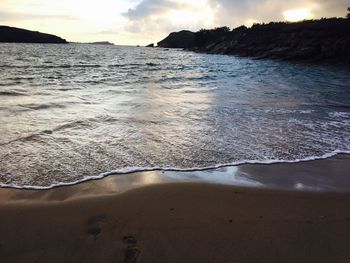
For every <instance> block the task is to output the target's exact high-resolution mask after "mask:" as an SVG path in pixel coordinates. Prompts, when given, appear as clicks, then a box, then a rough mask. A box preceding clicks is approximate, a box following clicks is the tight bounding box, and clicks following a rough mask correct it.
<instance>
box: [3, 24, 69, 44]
mask: <svg viewBox="0 0 350 263" xmlns="http://www.w3.org/2000/svg"><path fill="white" fill-rule="evenodd" d="M0 42H2V43H57V44H66V43H67V41H66V40H65V39H63V38H60V37H58V36H55V35H51V34H45V33H41V32H37V31H30V30H26V29H22V28H16V27H9V26H0Z"/></svg>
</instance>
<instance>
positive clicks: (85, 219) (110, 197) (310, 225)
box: [0, 155, 350, 263]
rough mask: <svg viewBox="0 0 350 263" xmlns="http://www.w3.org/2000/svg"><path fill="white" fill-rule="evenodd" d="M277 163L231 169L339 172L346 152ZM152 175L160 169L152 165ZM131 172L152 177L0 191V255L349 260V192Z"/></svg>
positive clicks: (30, 258)
mask: <svg viewBox="0 0 350 263" xmlns="http://www.w3.org/2000/svg"><path fill="white" fill-rule="evenodd" d="M320 163H321V164H320ZM320 165H321V166H320ZM283 166H284V168H283V169H284V170H283V169H282V170H281V164H273V165H268V166H266V165H265V166H264V165H260V166H259V165H255V166H254V165H252V166H244V167H242V168H240V169H243V170H244V171H245V172H246V173H248V170H249V169H250V171H251V172H250V173H251V174H252V175H254V173H253V172H252V171H253V170H255V173H256V170H260V172H263V171H267V170H270V171H271V170H273V172H274V173H276V172H277V171H278V170H280V171H282V172H283V174H284V175H285V176H289V177H290V176H293V173H294V175H295V173H296V171H304V173H306V174H307V173H308V174H311V173H314V175H315V176H325V174H327V173H328V174H329V176H332V177H334V178H335V177H338V176H344V177H346V174H347V173H348V172H347V171H348V170H347V168H348V166H349V157H348V156H346V155H344V156H337V157H334V158H330V159H326V160H320V161H311V162H305V163H297V164H283ZM252 167H255V168H254V169H253V168H252ZM303 167H304V169H303ZM312 167H313V168H312ZM320 167H322V169H320ZM327 167H328V168H327ZM334 167H337V169H334ZM288 171H289V174H288ZM319 173H323V174H322V175H320V174H319ZM128 176H129V179H127V178H128ZM157 176H159V177H162V173H161V172H153V177H157ZM276 176H277V175H276ZM137 177H138V178H152V174H151V173H149V174H147V173H146V174H144V175H142V173H140V174H129V175H124V177H119V179H117V178H118V175H115V176H109V177H107V178H105V179H102V180H95V181H90V182H86V183H82V184H78V185H74V186H68V187H59V188H54V189H51V190H23V189H22V190H21V189H10V188H2V189H0V222H1V225H0V237H1V239H0V252H1V253H0V255H1V256H0V261H1V262H4V263H5V262H344V263H345V262H349V260H350V236H349V233H350V209H349V202H350V194H349V192H335V191H305V189H304V190H303V191H301V190H298V189H294V190H293V189H290V190H283V191H282V190H280V189H277V188H273V189H271V187H241V186H234V185H225V184H214V183H203V182H199V181H198V182H194V181H192V182H191V181H190V180H188V181H174V180H170V179H169V178H168V179H164V180H153V182H155V183H152V180H150V181H148V182H147V181H145V180H144V179H143V180H144V181H143V182H142V183H141V182H140V181H138V183H137V184H134V183H133V178H134V179H135V178H137ZM130 178H131V179H130ZM282 178H283V177H282ZM115 180H117V181H115ZM130 180H131V181H130ZM113 182H114V183H113ZM117 182H119V183H117ZM134 182H135V180H134ZM342 184H343V182H342ZM306 190H307V189H306Z"/></svg>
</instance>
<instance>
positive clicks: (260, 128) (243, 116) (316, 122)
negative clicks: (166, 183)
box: [0, 44, 350, 187]
mask: <svg viewBox="0 0 350 263" xmlns="http://www.w3.org/2000/svg"><path fill="white" fill-rule="evenodd" d="M0 135H1V136H0V185H1V186H17V187H21V186H25V187H51V186H54V185H60V184H71V183H75V182H78V181H82V180H87V179H90V178H100V177H103V176H105V175H108V174H110V173H115V172H120V173H125V172H132V171H143V170H153V169H164V170H169V169H170V170H196V169H207V168H211V167H220V166H223V165H237V164H241V163H273V162H297V161H302V160H310V159H318V158H325V157H328V156H331V155H334V154H336V153H340V152H343V153H348V152H349V151H350V73H349V71H348V70H347V69H344V68H336V67H328V66H315V65H307V64H296V63H286V62H279V61H272V60H253V59H249V58H237V57H233V56H222V55H207V54H197V53H193V52H187V51H182V50H171V49H170V50H167V49H159V48H143V47H127V46H104V45H83V44H67V45H55V44H46V45H43V44H0Z"/></svg>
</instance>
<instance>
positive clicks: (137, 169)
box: [0, 150, 350, 190]
mask: <svg viewBox="0 0 350 263" xmlns="http://www.w3.org/2000/svg"><path fill="white" fill-rule="evenodd" d="M338 154H350V151H345V150H335V151H332V152H330V153H326V154H324V155H322V156H310V157H307V158H304V159H295V160H279V159H274V160H272V159H271V160H242V161H238V162H232V163H221V164H217V165H213V166H208V167H193V168H184V169H182V168H176V167H159V166H155V167H125V168H120V169H117V170H112V171H110V172H105V173H101V174H99V175H96V176H87V177H84V178H83V179H81V180H77V181H73V182H62V183H55V184H51V185H48V186H35V185H17V184H5V183H0V187H3V188H15V189H28V190H48V189H52V188H56V187H63V186H72V185H76V184H79V183H83V182H86V181H90V180H98V179H102V178H104V177H106V176H109V175H116V174H129V173H137V172H150V171H172V172H193V171H205V170H212V169H218V168H222V167H229V166H238V165H244V164H277V163H299V162H308V161H315V160H323V159H328V158H331V157H334V156H336V155H338Z"/></svg>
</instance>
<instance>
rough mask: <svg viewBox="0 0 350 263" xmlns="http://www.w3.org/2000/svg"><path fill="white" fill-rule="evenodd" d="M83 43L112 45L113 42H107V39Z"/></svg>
mask: <svg viewBox="0 0 350 263" xmlns="http://www.w3.org/2000/svg"><path fill="white" fill-rule="evenodd" d="M83 44H90V45H109V46H114V44H113V43H111V42H108V41H98V42H90V43H83Z"/></svg>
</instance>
